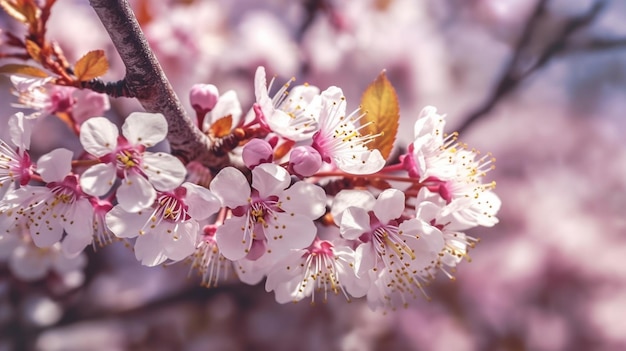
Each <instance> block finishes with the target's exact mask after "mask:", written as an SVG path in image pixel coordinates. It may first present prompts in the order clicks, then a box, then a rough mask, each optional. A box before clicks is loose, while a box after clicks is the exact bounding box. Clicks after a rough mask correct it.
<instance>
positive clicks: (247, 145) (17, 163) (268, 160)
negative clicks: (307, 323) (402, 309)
mask: <svg viewBox="0 0 626 351" xmlns="http://www.w3.org/2000/svg"><path fill="white" fill-rule="evenodd" d="M13 82H14V84H15V86H16V91H17V93H18V95H19V99H20V102H21V103H22V104H23V105H26V106H28V107H30V108H34V109H36V110H37V111H38V112H36V113H34V114H32V115H30V116H24V115H23V114H22V113H18V114H16V115H14V116H12V117H11V118H10V123H9V126H10V140H8V141H2V144H1V145H0V190H1V191H2V193H1V194H0V196H2V198H1V201H0V259H3V260H6V261H7V262H9V266H10V267H11V268H12V270H13V271H14V273H15V274H16V275H18V276H19V275H20V273H19V271H20V270H22V271H23V270H24V267H29V266H34V265H35V264H31V263H29V264H24V263H23V262H24V261H25V260H27V258H28V257H29V256H28V255H29V254H28V252H38V254H37V255H35V254H30V256H37V257H39V260H40V261H42V262H43V260H41V257H47V258H46V260H45V262H43V263H39V264H38V267H37V269H38V272H41V273H39V274H34V273H32V274H31V276H33V275H35V276H36V277H41V276H42V274H44V273H45V272H46V271H47V270H48V269H55V270H57V271H60V272H61V273H63V272H67V271H70V270H72V269H74V270H75V269H80V267H81V266H82V264H84V257H83V251H84V250H85V248H87V247H88V246H89V245H92V244H100V245H103V244H107V243H110V242H112V241H113V239H115V238H120V239H123V240H127V241H128V242H133V240H134V243H133V245H134V254H135V256H136V258H137V260H139V261H140V262H141V263H142V264H143V265H146V266H156V265H160V264H163V263H165V262H168V263H171V262H177V261H184V262H187V263H189V264H190V265H191V267H192V269H195V270H197V271H198V272H199V273H200V275H201V277H202V283H203V285H206V286H215V285H217V284H218V283H219V282H221V281H223V280H224V279H226V278H227V276H228V275H229V274H228V273H229V272H232V271H234V272H235V274H236V275H237V277H238V278H239V279H240V280H241V281H243V282H246V283H249V284H256V283H259V282H260V281H261V280H263V279H265V287H266V290H267V291H268V292H270V291H273V292H274V293H275V296H276V300H277V301H278V302H280V303H285V302H291V301H299V300H302V299H305V298H310V299H311V301H312V302H313V301H315V300H318V299H322V301H325V300H326V299H327V297H328V295H329V294H341V295H344V296H345V297H346V298H347V299H352V298H358V297H365V296H366V298H367V301H368V303H369V304H370V306H371V307H372V308H379V307H380V308H384V309H394V308H396V307H399V306H406V305H407V304H408V303H409V302H410V300H411V299H413V298H415V297H416V296H418V295H420V294H425V292H424V290H423V286H424V284H426V283H428V282H429V281H430V280H431V279H433V277H434V276H435V274H436V273H437V272H438V271H443V272H444V273H445V274H446V275H449V276H451V274H452V272H453V270H454V268H455V266H456V265H457V264H458V263H459V262H460V261H461V260H462V259H463V258H464V257H465V256H467V252H468V250H469V249H470V248H472V247H473V246H474V244H475V242H476V241H477V240H476V239H475V238H473V237H471V236H468V235H466V234H465V233H464V231H465V230H467V229H470V228H473V227H477V226H492V225H494V224H495V223H497V218H496V217H495V215H496V213H497V211H498V209H499V207H500V201H499V199H498V197H497V196H496V195H495V194H494V193H493V191H492V190H493V188H494V186H495V185H494V184H493V183H485V182H484V181H483V179H484V177H485V175H486V173H487V172H488V171H489V170H490V169H491V168H492V167H493V165H492V162H493V159H492V157H491V156H490V155H485V156H481V155H480V154H479V153H478V152H477V151H476V150H473V149H469V148H468V147H467V146H466V145H464V144H462V143H460V142H458V141H457V136H456V134H450V135H447V134H445V133H444V131H443V130H444V126H445V118H444V116H442V115H439V114H438V113H437V111H436V109H434V108H432V107H427V108H425V109H424V110H423V112H422V114H421V115H420V116H419V117H418V118H417V120H416V121H415V127H414V129H415V139H414V142H413V143H412V144H410V145H409V146H408V149H407V150H406V152H404V154H402V155H401V156H400V157H399V158H398V159H397V161H388V160H385V157H383V155H382V154H381V152H380V151H379V150H377V149H376V148H374V147H372V145H373V141H374V140H376V138H377V137H379V136H380V133H379V134H368V133H366V132H365V130H366V129H365V127H366V126H367V125H368V123H371V122H364V119H363V117H364V116H365V112H363V111H360V110H359V109H357V110H356V111H354V112H351V113H349V112H347V102H346V99H345V98H344V96H343V93H342V90H341V89H340V88H338V87H334V86H333V87H329V88H327V89H326V90H324V91H321V90H320V89H319V88H317V87H314V86H311V85H307V84H305V85H299V86H295V87H293V88H292V89H290V83H291V82H289V83H287V84H285V85H283V86H282V87H281V88H280V89H278V91H277V92H276V93H275V94H273V95H271V94H270V91H271V86H272V83H271V82H270V83H269V86H268V84H267V81H266V75H265V70H264V69H263V68H262V67H260V68H259V69H258V70H257V72H256V76H255V82H254V84H255V95H256V102H255V103H254V105H253V106H252V108H250V110H249V112H248V113H247V114H244V113H243V110H242V108H241V104H240V103H239V100H238V98H237V95H236V93H235V92H234V91H228V92H226V93H224V94H222V95H220V94H219V92H218V90H217V88H216V87H215V86H212V85H197V86H194V87H193V88H192V90H191V93H190V99H191V105H192V106H193V108H194V110H195V112H196V115H197V125H198V127H199V128H200V129H202V131H203V132H204V133H205V134H206V135H207V136H208V137H209V138H212V139H213V142H214V144H215V145H217V146H222V149H221V151H222V152H226V153H228V154H229V155H230V159H231V165H230V166H227V167H224V168H222V169H219V170H215V171H213V172H212V173H211V174H210V175H209V176H208V177H207V176H206V174H205V173H207V172H209V170H208V169H206V168H203V167H199V166H198V167H197V165H194V164H193V163H190V164H188V165H184V164H183V163H182V162H181V161H180V160H179V159H178V158H176V157H174V156H172V155H171V154H169V153H166V152H151V151H149V150H151V149H150V148H151V147H153V146H155V145H156V144H158V143H160V142H161V141H163V140H164V139H165V138H166V136H167V132H168V126H167V122H166V120H165V118H164V117H163V116H162V115H159V114H151V113H132V114H130V115H129V116H128V117H127V118H126V120H125V122H124V124H123V125H122V127H121V134H120V132H119V129H118V127H117V126H116V125H115V124H113V123H112V122H110V121H109V120H108V119H107V118H104V117H97V116H98V115H100V114H102V111H103V110H104V108H103V106H105V104H92V106H96V107H94V109H96V110H99V111H90V112H93V113H91V115H90V116H89V117H88V118H86V117H80V118H79V117H78V116H77V115H76V111H79V110H80V114H81V115H82V116H84V113H85V112H84V111H85V110H84V109H80V106H81V105H80V103H81V101H84V100H83V99H84V96H83V95H79V94H78V90H76V91H68V92H65V90H63V92H65V94H60V93H59V92H60V91H61V90H59V89H56V88H55V87H49V88H45V87H46V86H47V82H45V81H43V80H39V81H37V80H30V81H27V82H26V81H24V79H21V78H17V77H16V78H13ZM64 89H74V88H64ZM90 99H95V98H93V97H90ZM59 101H61V103H60V102H59ZM60 106H61V107H62V109H61V107H60ZM59 112H62V114H63V115H64V116H65V117H67V116H69V117H70V118H68V120H69V121H71V122H72V123H74V130H75V131H76V132H77V134H78V138H79V140H80V144H81V145H82V147H83V149H84V152H81V153H78V154H77V155H76V154H74V153H73V152H72V151H70V150H66V149H56V150H53V151H51V152H49V153H47V154H44V155H41V156H39V157H38V159H37V160H36V162H33V161H32V159H31V155H30V154H29V152H28V149H29V143H30V135H31V131H32V129H33V128H36V122H37V120H38V119H40V118H41V117H42V115H44V114H59ZM73 112H74V113H73ZM96 112H97V113H96ZM20 248H21V249H20Z"/></svg>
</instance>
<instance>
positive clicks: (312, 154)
mask: <svg viewBox="0 0 626 351" xmlns="http://www.w3.org/2000/svg"><path fill="white" fill-rule="evenodd" d="M320 167H322V156H321V155H320V153H319V152H317V150H315V149H314V148H312V147H310V146H297V147H295V148H294V149H293V150H291V155H290V156H289V169H290V170H291V171H292V172H293V173H294V174H295V175H297V176H299V177H309V176H312V175H313V174H315V172H317V171H319V169H320Z"/></svg>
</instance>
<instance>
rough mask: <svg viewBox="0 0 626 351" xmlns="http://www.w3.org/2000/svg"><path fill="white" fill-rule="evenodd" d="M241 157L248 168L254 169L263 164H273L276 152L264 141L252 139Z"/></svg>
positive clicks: (244, 148)
mask: <svg viewBox="0 0 626 351" xmlns="http://www.w3.org/2000/svg"><path fill="white" fill-rule="evenodd" d="M241 156H242V157H243V163H244V164H245V165H246V167H248V168H250V169H253V168H254V167H256V166H258V165H260V164H261V163H267V162H272V160H273V159H274V150H273V149H272V146H271V145H270V144H269V143H268V142H267V141H265V140H263V139H252V140H250V141H249V142H248V143H247V144H246V145H245V146H244V147H243V151H242V154H241Z"/></svg>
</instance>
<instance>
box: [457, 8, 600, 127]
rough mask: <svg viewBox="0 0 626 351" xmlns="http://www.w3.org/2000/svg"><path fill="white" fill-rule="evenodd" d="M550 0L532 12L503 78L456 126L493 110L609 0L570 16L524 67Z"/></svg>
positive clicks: (561, 47)
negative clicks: (583, 12) (581, 13)
mask: <svg viewBox="0 0 626 351" xmlns="http://www.w3.org/2000/svg"><path fill="white" fill-rule="evenodd" d="M547 4H548V0H539V1H538V2H537V4H536V6H535V9H534V11H533V13H532V14H531V15H530V17H529V19H528V21H527V22H526V26H525V27H524V30H523V32H522V35H521V36H520V39H519V41H518V43H517V45H516V46H515V50H514V52H513V55H512V56H511V59H510V60H509V61H508V63H507V64H506V66H505V68H504V69H503V73H502V75H501V78H500V79H499V80H498V83H497V84H496V86H495V88H494V89H493V90H492V93H491V94H490V95H489V96H488V97H487V99H486V100H485V101H484V102H483V103H482V104H481V105H480V106H479V107H478V108H476V109H475V110H474V111H473V112H471V113H470V114H469V115H468V116H467V117H466V118H465V119H464V120H463V122H462V123H461V125H460V126H459V127H458V128H456V130H457V131H459V132H463V131H465V130H467V128H469V126H470V125H472V124H473V123H474V122H476V121H477V120H479V119H480V118H481V117H483V116H484V115H486V114H487V113H488V112H489V111H491V110H492V109H493V108H494V107H495V106H496V105H497V104H498V103H499V102H500V101H501V100H502V99H503V98H504V97H505V96H507V95H509V94H510V93H511V92H513V91H514V90H515V89H516V88H517V87H518V86H519V85H520V84H521V83H522V82H523V81H524V80H525V79H526V78H528V77H529V76H530V75H531V74H533V73H534V72H536V71H537V70H539V69H540V68H542V67H543V66H545V65H546V64H547V63H548V62H549V61H550V59H552V58H553V57H554V56H556V55H558V54H560V53H563V52H564V50H565V49H566V48H567V47H568V40H569V39H570V38H571V36H572V35H573V34H574V33H575V32H576V31H578V30H579V29H581V28H583V27H586V26H588V25H589V24H590V23H591V22H593V20H594V19H595V18H596V17H597V16H598V14H599V13H600V12H601V10H602V9H603V8H604V7H605V5H606V0H598V1H596V2H595V3H594V4H593V6H592V7H591V9H590V10H589V11H588V12H587V13H585V14H583V15H581V16H578V17H574V18H572V19H570V20H569V21H568V22H567V23H566V24H565V25H564V26H563V28H562V29H561V31H560V32H559V34H558V35H557V36H555V39H554V40H553V41H552V42H550V43H549V44H548V45H547V46H546V48H545V50H544V51H543V52H542V53H541V54H539V55H538V56H537V58H536V59H535V60H534V62H533V63H532V64H531V65H530V66H527V67H525V68H524V67H523V64H522V63H523V62H522V61H524V54H525V53H526V50H527V49H528V46H529V44H530V43H531V41H532V39H533V34H534V29H535V28H536V27H537V24H538V23H539V20H540V19H541V18H542V17H543V16H544V15H545V12H546V8H547Z"/></svg>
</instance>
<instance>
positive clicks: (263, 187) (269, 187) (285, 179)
mask: <svg viewBox="0 0 626 351" xmlns="http://www.w3.org/2000/svg"><path fill="white" fill-rule="evenodd" d="M290 182H291V177H290V176H289V172H287V171H286V170H285V169H284V168H282V167H280V166H278V165H275V164H273V163H263V164H260V165H259V166H257V167H255V168H254V170H252V187H253V188H254V189H256V190H257V191H258V192H259V196H260V197H261V198H262V199H265V198H267V197H268V196H270V195H279V194H280V193H282V192H283V190H285V189H286V188H287V187H288V186H289V183H290Z"/></svg>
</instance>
